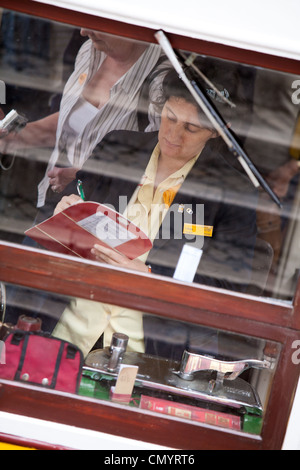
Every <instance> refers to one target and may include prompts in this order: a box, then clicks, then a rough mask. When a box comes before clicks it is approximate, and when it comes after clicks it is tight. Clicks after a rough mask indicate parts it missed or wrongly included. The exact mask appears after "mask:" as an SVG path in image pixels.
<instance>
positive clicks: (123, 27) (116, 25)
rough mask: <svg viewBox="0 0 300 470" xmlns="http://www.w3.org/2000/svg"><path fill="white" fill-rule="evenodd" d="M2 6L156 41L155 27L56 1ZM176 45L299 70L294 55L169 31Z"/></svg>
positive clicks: (24, 0) (16, 0) (10, 0)
mask: <svg viewBox="0 0 300 470" xmlns="http://www.w3.org/2000/svg"><path fill="white" fill-rule="evenodd" d="M0 6H2V7H3V8H8V9H11V10H16V11H20V12H23V13H27V14H31V15H35V16H40V17H46V18H49V19H51V20H56V21H61V22H64V23H67V24H72V25H74V26H78V27H87V28H91V29H95V30H97V29H101V31H106V32H108V33H112V34H118V35H121V36H124V37H132V38H135V39H138V40H141V41H147V42H156V41H155V39H154V32H155V31H154V30H152V29H150V28H144V27H140V26H135V25H129V24H128V23H122V22H118V21H113V20H110V19H106V18H100V17H97V16H93V15H87V14H83V13H80V12H76V11H72V10H68V9H63V8H59V7H56V6H53V5H45V4H42V3H39V2H36V1H34V2H33V1H31V0H0ZM168 37H169V39H170V41H171V43H172V45H173V47H175V48H178V49H185V50H188V51H193V52H197V53H199V54H205V55H209V56H212V57H219V58H222V59H227V60H233V61H237V62H241V63H245V64H249V65H255V66H259V67H266V68H270V69H275V70H281V71H284V72H289V73H295V74H296V73H299V70H300V66H299V62H298V61H296V60H293V59H288V58H284V57H277V56H273V55H269V54H262V53H258V52H255V51H249V50H246V49H240V48H237V47H231V46H226V45H224V44H217V43H214V42H209V41H201V40H198V39H193V38H190V37H184V36H179V35H175V34H170V35H168Z"/></svg>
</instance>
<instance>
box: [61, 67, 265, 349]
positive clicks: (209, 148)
mask: <svg viewBox="0 0 300 470" xmlns="http://www.w3.org/2000/svg"><path fill="white" fill-rule="evenodd" d="M164 95H165V104H164V107H163V111H162V116H161V126H160V129H159V133H158V135H157V133H149V134H148V135H146V134H142V135H141V134H138V133H130V132H113V133H111V134H110V135H109V136H107V138H106V139H105V140H104V141H103V142H102V144H101V146H100V148H99V153H100V155H101V157H102V158H104V159H105V154H106V152H108V153H109V152H110V151H111V148H113V150H114V152H115V153H116V154H117V155H119V156H120V164H121V163H122V162H124V161H126V159H125V156H124V155H125V153H126V151H125V153H124V146H125V145H127V148H128V151H127V157H128V159H129V163H128V164H129V168H130V169H132V171H133V163H132V162H133V161H134V162H135V165H134V169H136V170H137V175H138V174H139V173H140V177H141V178H140V183H139V184H136V182H135V181H132V179H128V180H124V179H122V177H119V178H118V177H110V176H102V177H99V176H97V180H96V181H97V184H96V187H94V188H93V189H92V190H91V191H90V193H89V194H88V199H89V200H96V201H99V202H102V203H109V204H111V205H113V206H114V207H115V209H116V210H119V211H120V212H121V210H120V207H118V205H119V202H120V199H119V196H122V201H123V198H124V196H126V197H127V198H128V200H129V203H128V205H127V207H126V208H125V214H126V216H127V217H128V218H129V219H130V220H132V221H133V222H134V223H135V224H136V225H138V226H139V227H140V228H141V229H143V230H144V231H145V233H147V235H148V236H149V237H150V239H151V240H152V241H153V248H152V249H151V250H150V252H149V253H146V254H145V255H143V256H141V257H139V258H138V259H134V260H131V259H128V258H127V257H126V256H124V255H123V254H120V253H118V252H117V251H115V250H112V249H110V248H107V247H103V246H101V245H95V246H94V248H93V254H94V256H95V259H96V260H98V261H100V262H105V263H108V264H110V265H113V266H120V267H122V268H129V269H134V270H137V271H140V272H148V266H147V264H148V263H150V264H151V266H152V271H153V272H157V273H160V274H165V275H171V276H173V274H174V270H175V268H176V264H177V261H178V258H179V256H180V254H181V252H182V248H183V247H184V246H185V245H186V244H192V245H193V247H194V248H196V250H202V251H203V258H201V262H200V264H199V267H198V269H197V272H195V273H193V277H194V278H195V281H196V282H201V283H204V284H209V285H214V286H219V287H225V288H236V286H238V287H237V288H239V289H243V287H245V285H247V282H248V280H249V276H250V272H251V257H252V251H253V246H254V243H255V236H256V226H255V214H254V213H253V212H252V210H249V211H248V209H247V207H243V206H239V205H236V204H235V203H234V204H233V203H232V201H233V196H234V193H235V192H236V193H237V194H238V195H239V198H238V204H240V203H241V201H242V199H243V198H245V200H246V201H247V202H249V201H250V199H248V198H247V193H249V195H250V196H252V194H251V193H252V190H250V188H249V187H248V180H247V178H246V177H244V176H243V175H241V174H240V173H239V172H237V171H236V170H234V169H233V168H231V167H230V166H229V165H228V164H227V163H226V161H225V160H224V159H223V157H222V156H221V155H220V154H219V153H218V152H217V151H216V150H214V149H213V148H214V144H213V142H214V141H216V138H217V137H218V135H217V133H216V131H215V130H214V129H213V128H212V126H211V124H210V123H209V121H208V120H207V118H206V117H205V116H204V114H203V113H202V112H201V111H200V109H199V107H198V106H197V104H196V103H195V102H194V100H193V98H192V97H191V95H190V93H189V92H188V91H187V90H186V88H185V87H184V85H182V83H181V81H180V80H178V78H177V76H176V74H175V73H173V72H170V73H169V74H168V75H167V76H166V78H165V80H164ZM117 145H118V146H119V147H117ZM118 149H120V150H118ZM122 152H123V154H122ZM149 156H150V160H149ZM120 173H121V171H120ZM85 176H86V175H84V174H82V175H81V176H80V177H81V178H82V179H83V181H85ZM86 182H89V185H88V184H87V183H86V188H87V189H88V188H89V187H92V186H93V184H91V179H90V177H89V176H86ZM193 184H194V185H195V188H196V190H195V191H193V193H191V188H193ZM74 203H80V198H79V197H78V196H76V195H72V196H68V197H64V198H63V199H62V200H61V202H60V203H59V204H58V206H57V208H56V212H59V211H61V210H63V209H65V208H67V207H68V206H69V205H71V204H74ZM203 207H204V213H203V211H202V209H203ZM199 210H200V212H201V211H202V212H201V216H202V217H200V218H199ZM170 213H172V214H173V215H174V218H170V217H169V214H170ZM199 221H200V222H201V223H200V224H199ZM187 227H188V228H190V227H195V228H196V230H195V231H194V232H193V230H192V233H191V231H190V230H188V229H187ZM204 227H209V231H208V233H206V234H205V233H204V232H203V231H201V228H204ZM199 230H200V232H199ZM203 233H204V236H203ZM205 235H207V236H205ZM174 260H175V261H174ZM146 262H147V264H146ZM115 331H118V332H122V333H125V334H127V335H128V336H129V343H128V349H129V350H130V349H131V350H137V351H143V324H142V313H141V312H137V311H133V310H129V309H125V308H120V307H116V306H112V305H103V304H99V303H95V302H87V301H83V300H80V299H77V300H74V301H73V302H71V304H70V306H69V307H68V308H67V309H66V310H65V312H64V313H63V315H62V317H61V319H60V321H59V323H58V325H57V327H56V328H55V330H54V332H53V334H54V335H55V336H58V337H61V338H64V339H66V340H69V341H70V342H73V343H75V344H77V345H78V346H79V347H80V348H81V349H82V350H83V352H84V354H87V353H88V352H89V350H90V349H91V348H92V346H93V345H94V343H95V342H96V340H97V339H98V338H99V337H100V335H101V334H102V333H103V332H104V345H108V344H109V343H110V339H111V335H112V333H113V332H115Z"/></svg>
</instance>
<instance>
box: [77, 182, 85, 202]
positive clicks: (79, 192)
mask: <svg viewBox="0 0 300 470" xmlns="http://www.w3.org/2000/svg"><path fill="white" fill-rule="evenodd" d="M77 192H78V194H79V196H80V197H81V199H82V200H83V201H84V200H85V195H84V191H83V187H82V181H80V180H78V181H77Z"/></svg>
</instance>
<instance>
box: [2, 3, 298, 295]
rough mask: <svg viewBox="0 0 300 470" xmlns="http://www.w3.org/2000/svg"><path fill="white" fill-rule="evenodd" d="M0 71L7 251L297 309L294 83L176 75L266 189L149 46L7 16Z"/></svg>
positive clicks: (281, 78)
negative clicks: (205, 104) (23, 250)
mask: <svg viewBox="0 0 300 470" xmlns="http://www.w3.org/2000/svg"><path fill="white" fill-rule="evenodd" d="M189 55H190V53H189V52H187V51H179V56H180V60H183V56H184V57H189ZM0 61H1V76H0V80H1V82H0V84H1V87H0V93H1V96H0V98H1V99H0V101H1V109H2V118H3V119H2V121H1V127H2V130H1V137H2V138H1V139H0V152H1V155H0V158H1V160H0V165H1V170H0V210H1V228H0V236H1V239H2V240H4V241H9V242H14V243H19V244H23V245H26V246H28V245H29V246H33V247H38V248H42V249H47V250H51V251H58V252H61V253H64V254H67V255H72V256H81V257H83V258H88V259H91V260H93V261H99V262H105V263H107V262H108V263H109V264H112V265H113V266H120V267H124V268H126V269H127V268H128V269H134V270H135V271H137V272H148V271H150V269H151V272H152V275H155V274H160V275H163V276H168V277H174V278H175V279H178V280H182V281H184V282H188V283H190V282H194V283H201V284H204V285H208V286H214V287H217V288H223V289H229V290H233V291H237V292H245V293H250V294H254V295H258V296H267V297H272V298H280V299H286V300H291V299H292V298H293V295H294V292H295V287H296V283H297V279H298V269H299V267H298V265H299V260H298V252H299V250H298V241H297V240H298V239H299V237H298V230H299V227H298V217H297V214H298V210H297V208H298V168H299V166H298V157H299V123H298V113H299V95H300V94H299V88H300V85H299V83H300V82H299V79H298V77H297V76H295V75H289V74H286V73H281V72H276V71H270V70H264V69H262V68H256V67H251V66H247V65H244V64H239V63H234V62H229V61H225V60H221V59H217V58H211V57H207V56H202V55H198V56H197V57H196V58H195V60H194V62H193V64H192V66H190V67H189V69H187V70H186V73H187V75H188V76H189V77H190V78H192V79H193V80H196V82H197V84H198V86H199V87H200V88H201V89H202V90H203V93H204V96H205V97H206V98H207V99H209V102H210V103H211V104H212V106H213V107H214V108H216V109H217V111H218V113H220V114H221V116H222V117H223V119H224V122H225V123H226V125H227V127H228V129H229V131H230V136H231V138H233V139H234V142H237V143H239V145H241V146H242V148H244V150H245V152H246V155H247V156H248V157H249V158H250V160H251V161H252V162H253V164H254V165H255V167H256V169H257V171H258V173H259V175H260V177H261V178H262V181H263V182H266V184H267V185H268V188H270V190H271V191H270V190H269V191H267V190H266V189H265V188H264V187H263V186H262V184H260V186H259V187H258V188H257V187H255V186H256V181H257V178H253V175H250V176H249V173H247V171H248V167H247V168H245V166H243V165H242V164H241V161H240V159H239V158H237V156H236V155H235V153H234V152H232V151H230V150H229V149H228V145H227V144H226V142H225V141H224V139H223V138H222V137H220V135H219V134H218V132H216V130H215V127H214V126H213V125H212V122H211V120H210V119H209V117H208V116H207V114H205V113H204V112H203V109H200V108H199V106H198V105H197V103H196V102H195V101H193V98H192V96H191V93H190V92H189V91H188V89H187V87H186V86H185V85H184V83H183V82H182V81H181V80H179V79H178V77H177V75H176V73H175V72H174V70H173V67H172V66H171V64H170V63H169V61H168V59H167V58H166V56H165V55H164V51H162V50H161V49H160V46H159V45H158V44H156V43H153V44H148V43H142V42H138V41H135V40H130V39H126V38H122V37H118V36H113V35H108V34H106V33H102V32H96V31H91V30H87V29H81V30H79V29H76V28H73V27H71V26H66V25H63V24H59V23H56V22H52V21H49V20H46V19H38V18H34V17H31V16H26V15H21V14H19V13H15V12H12V11H8V10H3V11H2V21H1V30H0ZM199 71H200V73H199ZM203 74H204V75H205V77H207V78H208V79H209V82H207V81H204V80H203ZM215 87H216V88H217V90H219V93H218V92H217V91H216V89H215ZM232 104H233V105H234V106H232ZM12 110H15V112H12ZM4 116H5V119H4ZM25 124H26V126H25V127H24V125H25ZM225 134H226V132H225ZM242 163H243V162H242ZM79 182H81V183H82V186H80V185H79ZM259 182H261V180H259ZM272 195H275V196H276V197H277V198H279V199H280V201H281V204H282V207H281V208H280V207H279V206H278V204H276V202H274V198H273V199H272ZM63 197H65V198H64V199H63V202H62V198H63ZM83 199H85V201H86V202H87V201H92V202H94V203H97V204H100V205H95V204H85V205H84V204H82V200H83ZM77 202H78V204H76V205H74V203H77ZM79 202H80V204H79ZM62 210H64V212H61V211H62ZM55 211H56V212H55ZM114 211H116V212H117V213H116V212H114ZM54 213H55V214H57V215H56V216H55V217H54V218H52V216H53V214H54ZM49 218H51V219H50V221H49ZM46 221H47V222H46ZM36 226H37V228H33V227H36ZM99 240H101V241H102V242H105V246H104V247H103V245H102V244H101V241H100V242H99ZM95 244H97V247H96V248H93V247H94V245H95ZM101 247H102V248H101Z"/></svg>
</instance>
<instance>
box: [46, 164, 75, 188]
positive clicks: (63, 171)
mask: <svg viewBox="0 0 300 470" xmlns="http://www.w3.org/2000/svg"><path fill="white" fill-rule="evenodd" d="M77 171H78V168H73V167H71V168H57V167H54V168H53V169H52V170H50V171H49V172H48V173H47V176H48V177H49V183H50V186H51V189H52V191H53V192H54V193H61V192H62V191H63V190H64V189H65V187H66V186H68V184H69V183H71V181H73V180H74V179H75V177H76V173H77Z"/></svg>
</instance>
